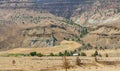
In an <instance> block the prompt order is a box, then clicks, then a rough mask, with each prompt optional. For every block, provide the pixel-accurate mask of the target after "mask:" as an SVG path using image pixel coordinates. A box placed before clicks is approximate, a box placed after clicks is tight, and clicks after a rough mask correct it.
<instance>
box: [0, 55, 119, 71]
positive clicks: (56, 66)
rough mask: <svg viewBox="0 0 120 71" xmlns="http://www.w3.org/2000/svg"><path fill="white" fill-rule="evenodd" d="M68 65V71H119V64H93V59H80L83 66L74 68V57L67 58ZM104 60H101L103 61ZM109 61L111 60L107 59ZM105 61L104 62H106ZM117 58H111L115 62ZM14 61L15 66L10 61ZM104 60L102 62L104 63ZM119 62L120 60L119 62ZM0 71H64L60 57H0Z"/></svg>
mask: <svg viewBox="0 0 120 71" xmlns="http://www.w3.org/2000/svg"><path fill="white" fill-rule="evenodd" d="M67 59H68V60H69V62H70V65H72V66H73V67H71V68H69V69H68V71H80V70H81V71H119V70H120V64H116V65H114V64H113V65H106V64H100V63H96V62H94V58H91V57H80V59H81V60H82V63H83V65H81V66H76V65H75V59H76V57H67ZM104 59H106V58H102V60H104ZM107 59H111V58H107ZM107 59H106V60H107ZM116 59H117V58H112V60H113V61H117V60H116ZM13 60H15V61H16V63H15V65H13V64H12V61H13ZM106 60H104V61H106ZM119 61H120V60H119ZM0 71H65V69H64V68H62V57H41V58H39V57H0Z"/></svg>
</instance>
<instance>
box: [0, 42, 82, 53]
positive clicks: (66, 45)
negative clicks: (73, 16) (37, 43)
mask: <svg viewBox="0 0 120 71" xmlns="http://www.w3.org/2000/svg"><path fill="white" fill-rule="evenodd" d="M80 46H81V44H79V43H77V42H74V41H66V40H64V41H62V42H61V44H60V45H58V46H54V47H45V48H16V49H12V50H8V51H1V52H0V54H5V53H15V54H16V53H24V54H28V53H30V52H33V51H36V52H37V53H42V54H50V53H55V54H56V53H59V52H63V51H65V50H68V51H71V50H74V49H77V48H79V47H80Z"/></svg>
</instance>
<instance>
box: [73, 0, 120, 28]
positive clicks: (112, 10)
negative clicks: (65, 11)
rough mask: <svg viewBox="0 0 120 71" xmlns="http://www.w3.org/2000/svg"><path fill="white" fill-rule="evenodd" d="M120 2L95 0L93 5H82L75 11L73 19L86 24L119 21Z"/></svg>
mask: <svg viewBox="0 0 120 71" xmlns="http://www.w3.org/2000/svg"><path fill="white" fill-rule="evenodd" d="M119 3H120V1H118V0H95V1H94V3H92V4H91V5H90V4H87V5H86V6H82V5H80V7H78V9H76V11H74V13H73V15H72V18H71V19H73V20H74V21H75V22H76V23H78V24H81V25H86V26H96V25H101V24H111V23H114V22H118V21H119V20H120V12H119V10H120V5H119ZM119 22H120V21H119Z"/></svg>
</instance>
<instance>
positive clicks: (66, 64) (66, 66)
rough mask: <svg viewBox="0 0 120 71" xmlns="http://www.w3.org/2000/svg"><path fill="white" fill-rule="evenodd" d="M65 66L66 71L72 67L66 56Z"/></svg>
mask: <svg viewBox="0 0 120 71" xmlns="http://www.w3.org/2000/svg"><path fill="white" fill-rule="evenodd" d="M63 67H64V68H65V70H66V71H67V69H68V68H70V63H69V61H68V60H67V59H66V57H65V56H64V57H63Z"/></svg>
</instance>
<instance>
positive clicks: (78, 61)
mask: <svg viewBox="0 0 120 71" xmlns="http://www.w3.org/2000/svg"><path fill="white" fill-rule="evenodd" d="M80 63H81V60H80V59H79V57H78V56H77V57H76V65H78V66H80Z"/></svg>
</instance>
